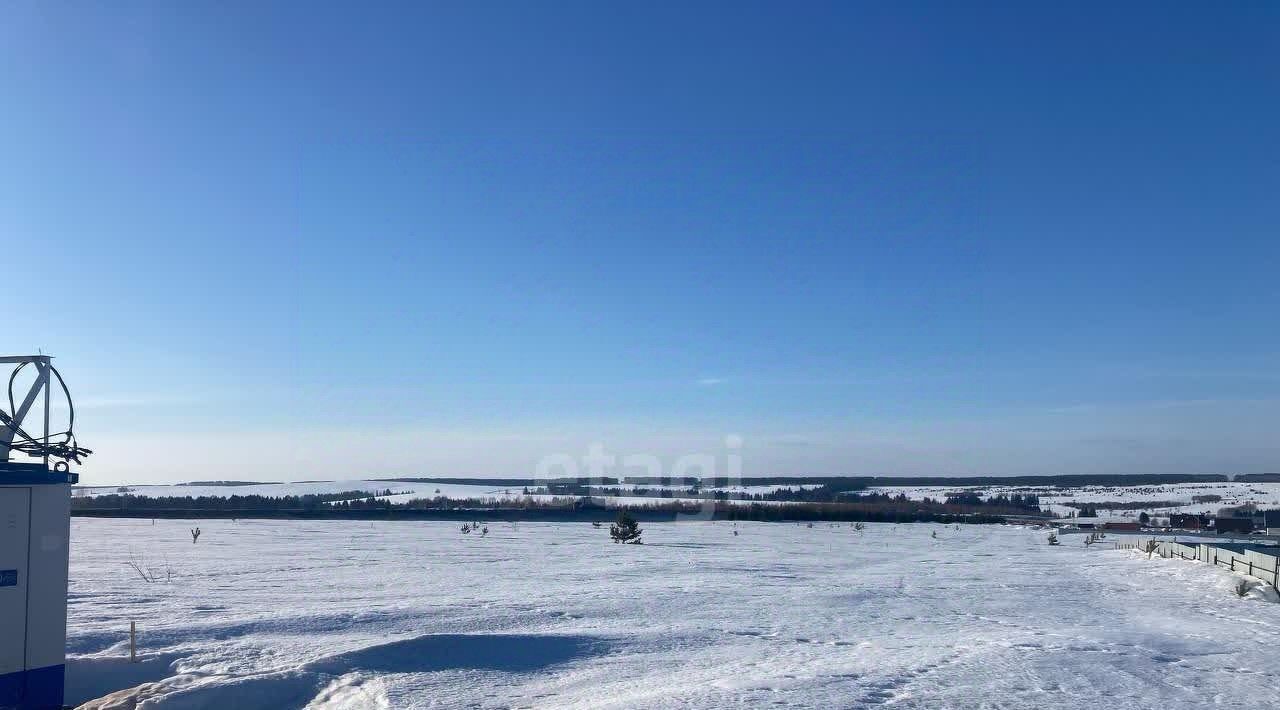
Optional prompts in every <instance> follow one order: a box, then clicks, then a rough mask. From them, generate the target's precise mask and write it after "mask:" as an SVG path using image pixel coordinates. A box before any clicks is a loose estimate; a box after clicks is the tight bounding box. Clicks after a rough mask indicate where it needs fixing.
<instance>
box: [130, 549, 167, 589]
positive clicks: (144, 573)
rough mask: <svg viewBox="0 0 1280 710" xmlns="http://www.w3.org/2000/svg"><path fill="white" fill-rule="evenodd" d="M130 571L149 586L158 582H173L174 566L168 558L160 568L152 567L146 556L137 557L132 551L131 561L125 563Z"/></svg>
mask: <svg viewBox="0 0 1280 710" xmlns="http://www.w3.org/2000/svg"><path fill="white" fill-rule="evenodd" d="M125 565H126V566H128V567H129V569H131V570H133V571H134V572H135V573H136V574H137V575H138V577H140V578H141V579H142V581H144V582H147V583H149V584H154V583H156V582H164V583H165V584H169V583H171V582H172V581H173V565H171V564H169V560H168V558H166V559H165V560H164V562H163V563H161V564H160V565H158V566H152V565H150V564H148V563H147V558H146V556H145V555H142V556H139V555H135V554H134V552H133V551H132V550H130V551H129V561H128V562H126V563H125Z"/></svg>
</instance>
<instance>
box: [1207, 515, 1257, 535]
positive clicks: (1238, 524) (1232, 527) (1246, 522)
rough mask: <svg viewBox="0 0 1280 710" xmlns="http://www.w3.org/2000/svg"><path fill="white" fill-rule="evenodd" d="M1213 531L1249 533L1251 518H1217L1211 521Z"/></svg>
mask: <svg viewBox="0 0 1280 710" xmlns="http://www.w3.org/2000/svg"><path fill="white" fill-rule="evenodd" d="M1213 529H1214V530H1217V531H1218V532H1219V533H1246V534H1247V533H1251V532H1253V519H1252V518H1217V519H1216V520H1214V521H1213Z"/></svg>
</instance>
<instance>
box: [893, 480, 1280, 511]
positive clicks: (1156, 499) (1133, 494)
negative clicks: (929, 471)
mask: <svg viewBox="0 0 1280 710" xmlns="http://www.w3.org/2000/svg"><path fill="white" fill-rule="evenodd" d="M872 490H874V491H876V492H880V493H887V494H889V495H899V494H902V495H905V496H907V497H908V498H911V499H913V500H921V499H923V498H933V499H935V500H942V499H943V498H945V497H946V494H947V493H948V492H954V491H969V490H972V491H976V492H978V493H979V494H981V495H982V496H983V497H987V496H995V495H1001V494H1005V495H1008V494H1028V493H1031V494H1035V495H1038V496H1039V497H1040V507H1041V508H1042V509H1044V510H1046V511H1052V512H1054V513H1057V514H1059V515H1069V514H1070V513H1072V512H1073V511H1075V510H1076V509H1075V508H1072V507H1070V506H1067V505H1063V504H1064V503H1066V502H1069V501H1070V502H1079V503H1100V502H1103V501H1119V502H1122V503H1123V502H1129V503H1138V502H1144V501H1149V502H1151V503H1152V505H1151V506H1149V507H1145V508H1135V509H1133V510H1099V511H1098V515H1099V516H1101V517H1136V516H1137V515H1138V513H1139V512H1140V511H1142V510H1146V511H1147V512H1149V513H1153V514H1155V513H1164V514H1168V513H1171V512H1176V513H1211V514H1212V513H1215V512H1217V511H1218V509H1220V508H1224V507H1228V506H1237V505H1243V504H1245V503H1253V504H1255V505H1257V506H1258V507H1259V508H1280V483H1244V482H1241V483H1236V482H1233V481H1229V482H1221V483H1167V484H1162V485H1149V486H1079V487H1073V488H1039V487H1027V486H886V487H881V488H875V489H872ZM1204 495H1217V496H1221V497H1222V500H1221V501H1215V502H1212V503H1196V502H1195V501H1194V500H1193V498H1194V497H1195V496H1204ZM1165 502H1177V503H1178V505H1176V506H1163V505H1157V503H1165Z"/></svg>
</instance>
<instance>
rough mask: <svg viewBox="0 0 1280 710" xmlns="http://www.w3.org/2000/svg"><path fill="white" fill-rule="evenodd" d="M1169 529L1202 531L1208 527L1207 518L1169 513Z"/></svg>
mask: <svg viewBox="0 0 1280 710" xmlns="http://www.w3.org/2000/svg"><path fill="white" fill-rule="evenodd" d="M1169 527H1171V528H1177V529H1179V530H1204V529H1205V528H1207V527H1209V518H1208V516H1204V515H1191V514H1190V513H1171V514H1170V515H1169Z"/></svg>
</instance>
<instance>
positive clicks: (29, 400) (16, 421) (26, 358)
mask: <svg viewBox="0 0 1280 710" xmlns="http://www.w3.org/2000/svg"><path fill="white" fill-rule="evenodd" d="M52 360H53V358H52V357H51V356H49V355H7V356H0V365H3V364H9V365H34V366H35V368H36V380H35V382H33V383H32V384H31V389H30V390H29V391H28V392H27V396H26V397H25V398H23V400H22V404H21V405H19V406H18V408H17V410H16V411H14V412H13V413H12V414H6V413H5V411H4V408H3V407H0V463H3V462H5V461H8V460H9V452H10V451H11V450H12V449H11V448H10V445H11V444H13V437H14V435H15V434H17V433H18V429H19V428H20V427H21V426H22V422H23V420H24V419H26V418H27V414H28V413H29V412H30V411H31V407H32V405H34V404H35V402H36V398H37V397H39V396H40V391H41V390H44V445H45V446H46V447H48V446H49V389H50V384H51V383H50V382H49V379H50V374H51V370H52V364H51V361H52ZM44 465H45V468H48V466H49V453H48V451H47V450H46V451H45V455H44Z"/></svg>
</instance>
